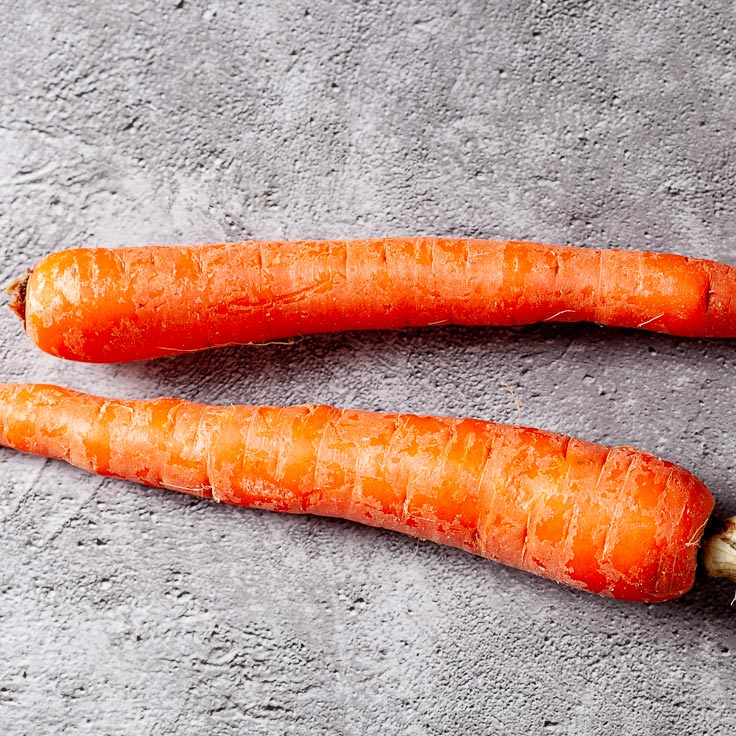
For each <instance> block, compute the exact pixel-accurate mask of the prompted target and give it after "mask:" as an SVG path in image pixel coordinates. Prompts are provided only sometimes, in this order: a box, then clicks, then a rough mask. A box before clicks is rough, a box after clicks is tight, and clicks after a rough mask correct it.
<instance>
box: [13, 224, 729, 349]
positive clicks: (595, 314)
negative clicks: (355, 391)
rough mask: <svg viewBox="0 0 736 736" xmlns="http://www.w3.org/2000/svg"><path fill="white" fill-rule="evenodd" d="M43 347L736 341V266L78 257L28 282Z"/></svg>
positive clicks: (189, 254)
mask: <svg viewBox="0 0 736 736" xmlns="http://www.w3.org/2000/svg"><path fill="white" fill-rule="evenodd" d="M11 289H12V290H13V292H14V293H15V297H16V298H15V302H14V304H13V308H14V310H15V311H16V312H17V313H18V314H19V316H21V317H22V318H23V319H24V322H25V328H26V330H27V332H28V334H29V335H30V336H31V338H32V339H33V341H34V342H35V343H36V344H37V345H38V346H39V347H40V348H41V349H43V350H45V351H46V352H49V353H51V354H52V355H57V356H60V357H64V358H70V359H73V360H83V361H92V362H103V363H104V362H118V361H129V360H138V359H143V358H154V357H159V356H163V355H172V354H174V353H181V352H189V351H194V350H201V349H204V348H208V347H215V346H222V345H229V344H235V343H237V344H241V343H249V342H259V341H267V340H274V339H279V338H285V337H289V336H293V335H297V334H308V333H314V332H325V331H336V330H357V329H389V328H400V327H407V326H420V325H435V324H462V325H519V324H530V323H533V322H551V321H557V322H575V321H580V320H583V321H592V322H598V323H600V324H603V325H612V326H616V327H640V328H644V329H647V330H653V331H656V332H665V333H669V334H673V335H682V336H690V337H734V336H736V267H734V266H727V265H725V264H722V263H715V262H713V261H704V260H696V259H691V258H685V257H683V256H677V255H669V254H656V253H644V252H635V251H616V250H592V249H586V248H573V247H560V246H549V245H540V244H537V243H522V242H492V241H481V240H451V239H441V238H390V239H381V240H357V241H324V242H319V241H318V242H296V243H272V242H246V243H232V244H225V245H198V246H169V247H141V248H120V249H107V248H99V249H76V250H68V251H61V252H57V253H53V254H51V255H49V256H47V257H46V258H45V259H43V260H42V261H41V262H40V263H39V264H38V265H36V266H35V267H34V268H33V270H32V272H31V273H30V276H29V277H25V278H24V279H21V280H19V281H18V282H16V283H15V284H14V285H13V286H12V287H11Z"/></svg>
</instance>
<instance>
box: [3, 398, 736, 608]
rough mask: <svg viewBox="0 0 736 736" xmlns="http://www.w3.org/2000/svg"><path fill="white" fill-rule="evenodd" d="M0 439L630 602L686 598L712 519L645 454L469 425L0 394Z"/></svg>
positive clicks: (704, 496) (335, 412) (706, 503)
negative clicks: (379, 532) (435, 546)
mask: <svg viewBox="0 0 736 736" xmlns="http://www.w3.org/2000/svg"><path fill="white" fill-rule="evenodd" d="M0 443H1V444H3V445H6V446H8V447H13V448H16V449H18V450H22V451H25V452H31V453H35V454H38V455H43V456H48V457H53V458H61V459H64V460H67V461H68V462H70V463H72V464H73V465H76V466H78V467H80V468H84V469H85V470H89V471H91V472H94V473H99V474H101V475H108V476H114V477H117V478H125V479H128V480H132V481H138V482H140V483H144V484H147V485H150V486H156V487H161V488H170V489H173V490H177V491H182V492H184V493H190V494H193V495H195V496H200V497H205V498H213V499H215V500H217V501H224V502H227V503H233V504H238V505H241V506H249V507H254V508H260V509H270V510H273V511H283V512H288V513H310V514H319V515H324V516H335V517H342V518H346V519H352V520H354V521H358V522H362V523H364V524H369V525H372V526H377V527H383V528H386V529H393V530H396V531H401V532H404V533H406V534H410V535H413V536H416V537H421V538H423V539H430V540H434V541H435V542H440V543H444V544H449V545H452V546H455V547H460V548H462V549H464V550H467V551H469V552H472V553H475V554H477V555H481V556H483V557H487V558H490V559H493V560H498V561H499V562H502V563H504V564H507V565H511V566H514V567H517V568H521V569H523V570H527V571H529V572H532V573H535V574H537V575H541V576H543V577H547V578H551V579H552V580H556V581H558V582H560V583H565V584H567V585H570V586H573V587H576V588H580V589H583V590H588V591H591V592H593V593H598V594H601V595H605V596H612V597H616V598H620V599H625V600H632V601H648V602H655V601H663V600H667V599H670V598H674V597H676V596H679V595H682V594H683V593H685V592H686V591H688V590H689V589H690V587H691V586H692V585H693V581H694V576H695V571H696V564H697V563H696V560H697V553H698V547H699V543H700V540H701V536H702V534H703V529H704V527H705V524H706V522H707V520H708V517H709V516H710V514H711V511H712V509H713V498H712V497H711V494H710V493H709V492H708V490H707V488H706V487H705V486H704V485H703V484H702V483H701V482H700V481H699V480H698V479H697V478H695V476H693V475H692V474H690V473H689V472H687V471H686V470H683V469H682V468H680V467H678V466H676V465H673V464H672V463H669V462H666V461H664V460H659V459H657V458H655V457H653V456H652V455H649V454H647V453H644V452H640V451H638V450H635V449H632V448H628V447H615V448H606V447H601V446H599V445H594V444H590V443H588V442H583V441H582V440H578V439H572V438H570V437H565V436H562V435H559V434H553V433H550V432H544V431H541V430H537V429H528V428H524V427H513V426H507V425H501V424H494V423H491V422H484V421H480V420H474V419H449V418H437V417H420V416H413V415H409V414H376V413H371V412H366V411H353V410H347V409H334V408H331V407H328V406H311V405H310V406H292V407H270V406H260V407H254V406H226V407H221V406H205V405H201V404H194V403H189V402H186V401H181V400H177V399H156V400H144V401H124V400H115V399H105V398H101V397H97V396H90V395H87V394H82V393H78V392H75V391H71V390H68V389H64V388H59V387H55V386H48V385H0ZM734 554H736V553H734Z"/></svg>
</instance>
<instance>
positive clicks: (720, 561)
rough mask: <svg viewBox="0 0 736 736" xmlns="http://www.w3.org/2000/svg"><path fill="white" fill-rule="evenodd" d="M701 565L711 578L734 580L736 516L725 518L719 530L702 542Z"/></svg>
mask: <svg viewBox="0 0 736 736" xmlns="http://www.w3.org/2000/svg"><path fill="white" fill-rule="evenodd" d="M703 566H704V567H705V571H706V573H707V574H708V575H709V576H710V577H712V578H728V579H729V580H733V581H734V582H736V516H732V517H731V518H730V519H726V521H725V522H724V524H723V528H722V529H721V531H720V532H719V533H718V534H714V535H713V536H712V537H709V538H708V539H706V540H705V542H704V543H703Z"/></svg>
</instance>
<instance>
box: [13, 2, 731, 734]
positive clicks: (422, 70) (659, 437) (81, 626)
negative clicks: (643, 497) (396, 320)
mask: <svg viewBox="0 0 736 736" xmlns="http://www.w3.org/2000/svg"><path fill="white" fill-rule="evenodd" d="M706 5H707V6H709V7H707V8H706V7H705V6H706ZM735 20H736V16H735V11H734V6H733V4H732V3H730V2H712V3H699V2H681V1H678V0H668V1H667V2H665V1H664V0H662V1H661V2H660V1H658V0H654V2H650V3H645V4H643V3H635V2H615V3H594V2H590V1H587V0H586V1H583V0H568V1H567V2H553V1H552V0H548V1H547V2H544V1H543V0H541V1H539V0H537V1H535V2H530V3H525V2H521V0H517V1H515V2H502V1H501V0H497V2H489V3H482V2H471V1H470V0H466V1H465V2H457V3H455V2H442V1H440V0H434V1H433V2H419V0H413V1H407V2H401V3H390V2H385V1H380V0H369V1H368V2H346V3H329V2H325V1H324V0H322V1H319V0H318V1H315V2H306V1H304V0H260V1H259V2H235V1H234V0H221V1H220V2H217V1H215V2H208V3H199V2H194V1H193V0H178V1H177V0H168V2H163V1H162V2H157V3H150V2H146V0H128V1H127V2H120V3H109V2H106V1H104V0H99V1H97V2H68V3H66V2H65V3H58V2H54V1H53V0H25V1H24V0H0V34H1V36H2V43H0V248H1V249H2V259H1V260H0V278H1V279H2V281H3V282H4V283H6V282H8V281H9V280H10V279H12V278H13V277H14V276H16V275H17V274H19V273H22V272H23V271H24V269H25V268H26V267H28V266H30V265H31V264H32V263H33V262H34V261H35V260H36V259H38V258H39V257H40V256H42V255H43V254H45V253H47V252H48V251H50V250H52V249H57V248H62V247H68V246H73V245H81V244H84V245H97V244H101V245H124V244H126V245H127V244H140V243H173V242H200V241H221V240H236V239H244V238H312V237H314V238H329V237H349V236H379V235H387V234H437V235H467V236H484V237H496V238H527V239H535V240H541V241H549V242H554V243H573V244H578V245H585V246H608V245H617V246H621V247H632V248H633V247H645V248H650V249H654V250H660V251H668V252H681V253H684V254H687V255H691V256H703V257H712V258H716V259H720V260H725V261H731V262H735V261H736V149H735V147H734V125H735V124H736V97H735V93H736V57H735V56H734V53H735V50H736V49H735V44H734V21H735ZM0 331H1V332H0V338H1V339H0V351H1V356H0V357H1V360H0V380H6V381H47V382H58V383H61V384H64V385H69V386H72V387H75V388H80V389H86V390H90V391H93V392H99V393H107V394H111V395H119V396H126V397H144V396H153V395H167V394H173V395H178V396H182V397H186V398H189V399H195V400H202V401H211V402H221V403H227V402H241V403H255V402H264V403H281V402H286V403H296V402H307V401H308V402H326V403H332V404H336V405H339V406H352V407H360V408H365V409H379V410H402V411H415V412H424V413H438V414H449V415H468V416H473V417H481V418H488V419H496V420H502V421H512V422H520V423H524V424H528V425H533V426H539V427H544V428H547V429H551V430H558V431H563V432H566V433H571V434H575V435H578V436H581V437H584V438H586V439H589V440H593V441H599V442H603V443H624V444H634V445H638V446H639V447H641V448H643V449H646V450H649V451H652V452H654V453H657V454H659V455H662V456H664V457H666V458H668V459H670V460H674V461H676V462H678V463H680V464H682V465H684V466H686V467H688V468H690V469H692V470H694V471H696V472H697V474H698V475H699V476H700V477H701V478H702V479H703V480H704V481H705V482H706V483H707V484H708V485H709V486H710V487H711V488H712V490H713V492H714V494H715V495H716V496H717V498H718V512H719V513H720V514H724V513H736V484H735V482H734V470H735V464H736V438H735V437H734V433H733V428H734V426H736V406H735V404H736V385H735V384H736V381H734V376H735V369H736V345H735V344H734V343H730V342H727V341H720V342H719V341H702V340H690V341H688V340H681V339H677V338H670V337H661V336H655V335H651V334H646V333H634V332H631V331H616V330H603V329H601V328H599V327H597V326H592V325H587V326H586V325H582V326H575V325H572V326H554V325H546V326H542V327H531V328H519V329H469V328H468V329H461V328H443V329H434V330H432V329H427V330H407V331H402V332H398V333H375V334H357V333H355V334H346V335H334V336H313V337H309V338H305V339H303V340H301V341H300V342H297V343H296V344H293V345H271V346H260V347H242V348H237V349H226V350H221V351H219V352H213V353H210V354H207V355H190V356H186V357H181V358H173V359H167V360H161V361H158V362H150V363H140V364H134V365H123V366H84V365H77V364H70V363H64V362H62V361H59V360H55V359H53V358H50V357H48V356H45V355H43V354H41V353H40V352H39V351H38V350H37V349H36V348H35V347H33V346H32V345H31V344H30V343H29V341H28V340H27V339H26V338H25V336H24V334H23V332H22V329H21V326H20V324H19V323H18V321H17V320H16V319H15V318H14V316H13V315H12V314H11V313H10V311H9V310H4V314H0ZM512 392H513V394H515V396H516V397H517V398H518V402H519V408H518V410H517V407H516V404H515V401H514V398H513V396H512ZM0 463H2V467H1V468H0V493H1V494H2V495H1V497H0V555H1V557H2V562H1V564H0V724H1V725H0V730H1V731H2V733H3V734H9V735H10V736H16V735H17V734H40V733H59V732H64V733H70V734H77V733H79V734H160V735H162V736H163V735H164V734H257V735H260V734H285V733H294V734H305V735H306V734H350V735H353V734H399V733H401V734H412V735H413V734H417V735H419V734H463V735H466V734H467V735H475V734H489V733H498V734H506V733H510V734H517V733H518V734H537V733H539V734H608V733H614V732H615V733H631V734H637V735H639V734H673V733H682V734H709V735H710V734H718V733H732V732H733V729H734V728H735V727H736V711H734V709H733V703H734V698H735V696H736V680H735V678H734V673H735V672H736V667H735V666H734V652H735V650H736V635H735V634H734V629H735V627H736V618H735V616H736V611H734V610H733V609H731V608H729V602H730V600H731V594H732V590H731V588H730V587H729V586H728V585H727V584H718V583H715V582H707V581H701V582H700V583H699V584H698V586H697V588H696V590H695V591H694V592H692V593H691V594H689V595H687V596H686V597H685V598H683V599H681V600H679V601H677V602H673V603H667V604H660V605H653V606H642V605H632V604H623V603H617V602H613V601H608V600H603V599H599V598H596V597H594V596H591V595H588V594H584V593H577V592H572V591H570V590H568V589H565V588H562V587H559V586H556V585H555V584H553V583H550V582H545V581H543V580H540V579H536V578H533V577H530V576H528V575H526V574H523V573H520V572H516V571H513V570H509V569H505V568H502V567H500V566H498V565H495V564H493V563H490V562H487V561H484V560H481V559H476V558H473V557H471V556H470V555H467V554H464V553H462V552H459V551H455V550H451V549H443V548H440V547H437V546H435V545H432V544H429V543H421V542H417V541H415V540H413V539H408V538H403V537H400V536H398V535H395V534H391V533H388V532H382V531H378V530H375V529H369V528H362V527H360V526H358V525H354V524H350V523H346V522H340V521H333V520H324V519H318V518H301V517H300V518H297V517H286V516H278V515H269V514H267V513H257V512H251V511H247V510H239V509H236V508H225V507H222V506H217V505H216V504H214V503H208V502H205V501H197V500H193V499H191V498H187V497H185V496H179V495H176V494H173V493H167V492H157V491H151V490H146V489H142V488H139V487H135V486H131V485H128V484H126V483H122V482H115V481H112V480H102V479H99V478H96V477H91V476H87V475H85V474H83V473H82V472H81V471H78V470H76V469H74V468H71V467H69V466H65V465H63V464H61V463H52V462H45V461H44V460H42V459H37V458H32V457H28V456H21V455H18V454H14V453H12V452H10V451H6V450H2V451H0Z"/></svg>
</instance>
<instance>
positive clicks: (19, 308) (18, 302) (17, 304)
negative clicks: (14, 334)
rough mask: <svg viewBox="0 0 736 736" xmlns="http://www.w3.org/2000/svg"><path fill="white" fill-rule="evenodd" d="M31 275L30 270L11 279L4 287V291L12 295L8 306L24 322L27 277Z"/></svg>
mask: <svg viewBox="0 0 736 736" xmlns="http://www.w3.org/2000/svg"><path fill="white" fill-rule="evenodd" d="M30 277H31V271H30V269H29V270H28V273H26V274H24V275H23V276H21V277H20V278H19V279H16V280H15V281H13V283H12V284H10V285H9V286H8V287H7V288H6V289H5V293H6V294H10V296H12V297H13V301H12V302H10V305H9V306H10V308H11V309H12V310H13V311H14V312H15V313H16V315H18V318H19V319H20V320H21V321H22V322H23V324H25V323H26V290H27V288H28V279H29V278H30Z"/></svg>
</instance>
